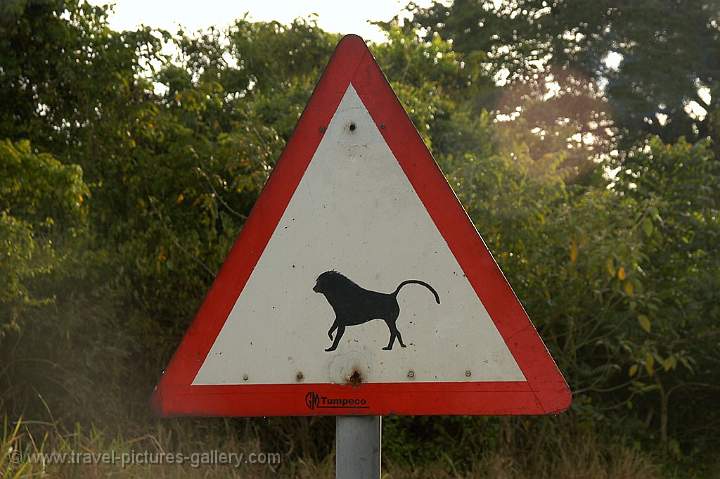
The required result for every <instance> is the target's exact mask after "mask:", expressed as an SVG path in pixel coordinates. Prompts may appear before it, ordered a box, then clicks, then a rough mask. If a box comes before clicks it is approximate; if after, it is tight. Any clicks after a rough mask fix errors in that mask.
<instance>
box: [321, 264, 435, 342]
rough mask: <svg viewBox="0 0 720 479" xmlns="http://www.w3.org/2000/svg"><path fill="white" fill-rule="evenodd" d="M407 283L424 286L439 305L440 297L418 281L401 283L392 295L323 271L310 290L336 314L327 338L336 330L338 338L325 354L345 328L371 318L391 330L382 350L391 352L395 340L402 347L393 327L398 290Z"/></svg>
mask: <svg viewBox="0 0 720 479" xmlns="http://www.w3.org/2000/svg"><path fill="white" fill-rule="evenodd" d="M408 284H419V285H421V286H425V287H426V288H427V289H429V290H430V292H432V294H433V295H434V296H435V301H437V304H440V296H438V294H437V291H435V290H434V289H433V287H432V286H430V285H429V284H427V283H426V282H424V281H420V280H418V279H409V280H407V281H403V282H402V283H400V284H399V285H398V287H397V289H395V291H393V292H392V293H380V292H377V291H371V290H368V289H365V288H362V287H360V286H358V285H357V284H355V283H354V282H352V281H351V280H350V279H348V278H346V277H345V276H343V275H342V274H341V273H338V272H337V271H325V272H324V273H322V274H321V275H320V276H318V278H317V281H316V282H315V286H314V287H313V291H315V292H316V293H321V294H323V295H324V296H325V299H327V301H328V303H330V306H332V308H333V310H334V311H335V321H334V322H333V324H332V326H331V327H330V329H329V330H328V337H329V338H330V339H333V333H334V332H335V330H336V329H337V335H335V338H334V340H333V343H332V346H330V347H329V348H327V349H326V350H325V351H334V350H335V349H337V347H338V343H339V342H340V338H342V335H343V334H344V333H345V328H346V327H347V326H354V325H357V324H363V323H367V322H368V321H371V320H373V319H382V320H383V321H385V324H387V327H388V329H389V330H390V340H389V342H388V345H387V346H386V347H384V348H383V349H385V350H391V349H392V348H393V344H395V338H397V339H398V341H399V342H400V346H401V347H403V348H404V347H405V343H403V340H402V335H401V334H400V331H398V329H397V325H396V324H395V323H396V321H397V319H398V316H399V315H400V305H399V304H398V302H397V295H398V293H399V292H400V289H401V288H402V287H403V286H405V285H408Z"/></svg>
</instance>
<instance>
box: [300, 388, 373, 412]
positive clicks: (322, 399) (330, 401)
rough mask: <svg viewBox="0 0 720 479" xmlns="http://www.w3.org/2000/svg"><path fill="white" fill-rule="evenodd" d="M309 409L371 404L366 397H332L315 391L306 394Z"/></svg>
mask: <svg viewBox="0 0 720 479" xmlns="http://www.w3.org/2000/svg"><path fill="white" fill-rule="evenodd" d="M305 405H306V406H307V407H308V409H367V408H369V407H370V406H368V404H367V400H366V399H364V398H330V397H327V396H320V395H319V394H318V393H316V392H314V391H310V392H308V393H307V394H306V395H305Z"/></svg>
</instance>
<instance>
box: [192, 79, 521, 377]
mask: <svg viewBox="0 0 720 479" xmlns="http://www.w3.org/2000/svg"><path fill="white" fill-rule="evenodd" d="M327 271H336V272H338V273H340V274H341V275H342V276H340V275H338V274H332V273H331V274H326V275H324V276H323V278H321V281H320V282H319V283H318V277H319V276H320V275H321V274H322V273H324V272H327ZM343 276H344V278H343ZM345 278H347V279H345ZM348 280H349V281H348ZM406 280H418V281H420V282H424V283H425V284H422V283H410V284H406V285H404V286H403V287H402V288H401V289H400V291H399V292H398V293H397V295H393V293H394V292H395V291H396V288H398V286H399V285H400V284H401V283H402V282H403V281H406ZM353 283H355V284H353ZM316 285H317V286H316ZM356 285H358V286H359V287H358V286H356ZM314 288H315V289H317V290H319V291H320V292H316V291H314ZM361 288H362V289H361ZM366 290H367V291H366ZM433 290H434V291H435V292H436V293H437V295H438V296H439V300H440V303H439V304H438V303H437V302H436V298H435V295H434V293H433ZM375 292H379V293H384V294H382V295H378V294H377V293H375ZM368 298H370V299H368ZM365 300H367V302H366V301H365ZM348 305H350V306H351V307H348ZM398 310H399V311H398ZM348 311H352V313H348ZM336 313H338V314H337V317H338V324H335V326H336V327H335V328H333V325H334V322H335V319H336ZM370 317H374V318H375V319H372V320H368V319H369V318H370ZM394 318H396V320H395V319H394ZM393 326H394V327H395V328H396V331H397V333H394V332H393ZM331 328H333V329H331ZM339 335H341V337H340V338H339V340H337V338H338V336H339ZM403 344H404V347H403ZM333 347H334V349H333ZM388 347H391V349H389V350H388V349H384V348H388ZM327 349H331V350H330V351H327ZM354 370H359V371H362V376H363V382H364V383H394V382H407V381H408V375H409V371H412V374H411V378H412V380H413V381H416V382H462V381H473V382H476V381H525V377H524V376H523V373H522V372H521V371H520V368H519V367H518V365H517V363H516V361H515V359H514V358H513V355H512V354H511V353H510V351H509V350H508V347H507V346H506V345H505V342H504V341H503V339H502V337H501V336H500V334H499V333H498V330H497V328H496V327H495V325H494V323H493V321H492V320H491V318H490V317H489V315H488V313H487V311H486V310H485V307H484V306H483V304H482V303H481V302H480V299H479V298H478V295H477V294H476V293H475V291H474V290H473V288H472V286H471V285H470V283H469V282H468V280H467V278H465V276H464V274H463V271H462V268H461V267H460V266H459V264H458V262H457V260H456V259H455V257H454V256H453V254H452V252H451V251H450V249H449V248H448V245H447V243H446V241H445V239H444V238H443V237H442V235H441V234H440V232H439V231H438V229H437V227H436V226H435V224H434V222H433V220H432V219H431V217H430V215H429V214H428V213H427V211H426V210H425V207H424V206H423V204H422V202H421V201H420V199H419V197H418V196H417V194H416V193H415V191H414V189H413V187H412V185H411V184H410V182H409V180H408V179H407V177H406V176H405V173H404V172H403V170H402V168H401V167H400V165H399V163H398V162H397V160H396V158H395V157H394V156H393V153H392V152H391V150H390V148H389V147H388V146H387V144H386V143H385V140H384V139H383V136H382V135H381V133H380V131H379V130H378V128H377V126H376V125H375V123H374V122H373V120H372V118H371V117H370V115H369V113H368V111H367V109H366V108H365V106H364V105H363V103H362V101H361V99H360V98H359V96H358V95H357V93H356V91H355V89H354V88H353V87H352V86H350V87H349V88H348V89H347V91H346V92H345V94H344V96H343V99H342V101H341V102H340V105H339V106H338V109H337V111H336V112H335V114H334V116H333V118H332V121H331V122H330V124H329V125H328V128H327V131H326V132H325V133H324V136H323V139H322V141H321V143H320V145H319V147H318V149H317V151H316V152H315V155H314V156H313V159H312V161H311V162H310V164H309V166H308V168H307V170H306V172H305V174H304V176H303V178H302V180H301V181H300V184H299V185H298V187H297V189H296V191H295V193H294V195H293V196H292V199H291V200H290V203H289V204H288V206H287V209H286V210H285V213H284V214H283V216H282V219H281V221H280V223H279V224H278V226H277V227H276V229H275V231H274V233H273V235H272V237H271V239H270V241H269V243H268V244H267V247H266V248H265V251H264V252H263V254H262V256H261V257H260V260H259V261H258V263H257V265H256V267H255V269H254V271H253V272H252V274H251V276H250V278H249V279H248V282H247V284H246V285H245V287H244V289H243V290H242V293H241V294H240V296H239V297H238V299H237V301H236V303H235V306H234V307H233V309H232V311H231V313H230V315H229V317H228V318H227V321H226V322H225V324H224V326H223V327H222V329H221V331H220V334H219V335H218V336H217V338H216V339H215V342H214V344H213V346H212V348H211V350H210V352H209V353H208V355H207V357H206V359H205V361H204V363H203V364H202V366H201V367H200V369H199V371H198V373H197V375H196V377H195V379H194V381H193V383H192V384H193V385H237V384H294V383H296V382H297V377H296V375H297V374H298V372H300V371H301V372H302V375H303V382H304V383H309V384H311V383H344V382H346V381H347V378H348V376H349V374H350V372H351V371H354ZM468 372H470V375H468Z"/></svg>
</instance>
